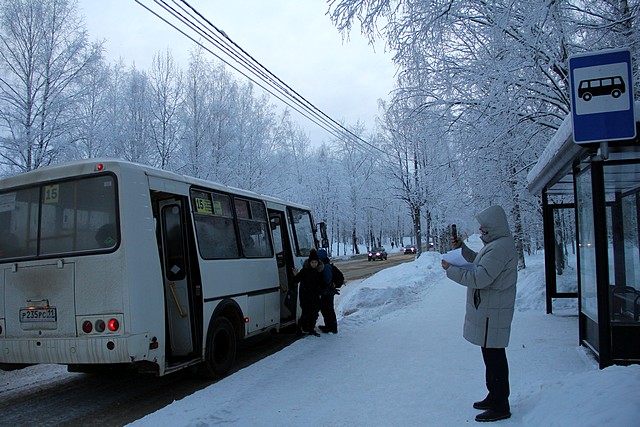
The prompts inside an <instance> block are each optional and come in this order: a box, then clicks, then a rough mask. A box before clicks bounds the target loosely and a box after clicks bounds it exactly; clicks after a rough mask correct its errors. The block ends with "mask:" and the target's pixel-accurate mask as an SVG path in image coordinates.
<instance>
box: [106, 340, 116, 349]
mask: <svg viewBox="0 0 640 427" xmlns="http://www.w3.org/2000/svg"><path fill="white" fill-rule="evenodd" d="M107 348H108V349H109V350H113V349H114V348H116V344H115V343H114V342H113V341H109V342H108V343H107Z"/></svg>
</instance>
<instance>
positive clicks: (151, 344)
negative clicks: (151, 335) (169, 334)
mask: <svg viewBox="0 0 640 427" xmlns="http://www.w3.org/2000/svg"><path fill="white" fill-rule="evenodd" d="M158 347H159V344H158V341H155V342H152V343H150V344H149V349H150V350H155V349H156V348H158Z"/></svg>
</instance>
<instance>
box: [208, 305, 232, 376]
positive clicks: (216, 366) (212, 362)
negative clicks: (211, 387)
mask: <svg viewBox="0 0 640 427" xmlns="http://www.w3.org/2000/svg"><path fill="white" fill-rule="evenodd" d="M236 351H237V341H236V332H235V330H234V329H233V325H232V324H231V321H229V319H227V318H226V317H218V318H216V319H215V320H214V322H213V325H211V330H210V331H209V336H208V339H207V348H206V356H205V361H204V362H203V363H202V366H201V369H200V373H201V375H203V376H205V377H207V378H220V377H223V376H225V375H226V374H228V373H229V371H230V370H231V367H232V366H233V362H234V361H235V358H236Z"/></svg>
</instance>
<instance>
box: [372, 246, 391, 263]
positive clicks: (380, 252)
mask: <svg viewBox="0 0 640 427" xmlns="http://www.w3.org/2000/svg"><path fill="white" fill-rule="evenodd" d="M377 259H380V260H383V259H384V260H386V259H387V251H385V250H384V248H383V247H382V246H381V247H379V248H373V249H372V250H370V251H369V261H375V260H377Z"/></svg>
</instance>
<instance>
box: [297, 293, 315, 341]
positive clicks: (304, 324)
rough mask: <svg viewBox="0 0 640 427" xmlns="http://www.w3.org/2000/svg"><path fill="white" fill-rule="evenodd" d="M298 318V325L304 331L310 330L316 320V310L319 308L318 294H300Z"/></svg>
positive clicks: (313, 327)
mask: <svg viewBox="0 0 640 427" xmlns="http://www.w3.org/2000/svg"><path fill="white" fill-rule="evenodd" d="M300 309H301V313H300V320H299V325H300V327H301V328H302V329H303V330H304V331H305V332H311V331H313V330H314V329H315V327H316V322H317V321H318V311H319V310H320V298H319V297H318V295H317V294H316V295H313V294H312V295H308V294H307V295H303V294H301V295H300Z"/></svg>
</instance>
